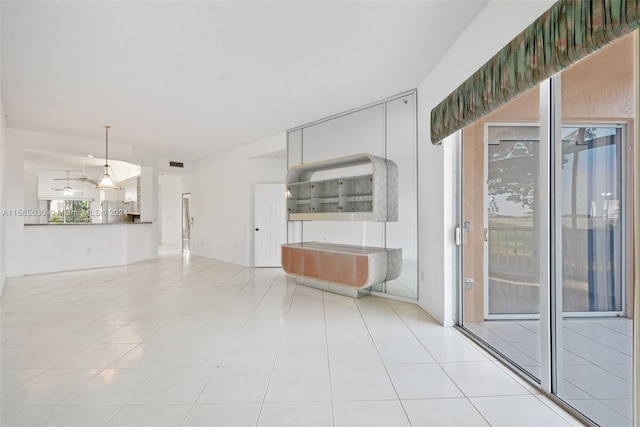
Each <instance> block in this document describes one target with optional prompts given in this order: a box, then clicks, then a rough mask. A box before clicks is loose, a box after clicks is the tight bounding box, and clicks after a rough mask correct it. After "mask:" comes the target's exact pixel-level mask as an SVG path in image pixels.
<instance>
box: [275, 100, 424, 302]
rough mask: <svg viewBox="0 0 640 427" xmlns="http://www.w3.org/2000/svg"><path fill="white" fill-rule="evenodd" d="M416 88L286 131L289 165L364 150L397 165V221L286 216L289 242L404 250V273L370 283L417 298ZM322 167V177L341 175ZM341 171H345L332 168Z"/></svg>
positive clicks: (377, 289)
mask: <svg viewBox="0 0 640 427" xmlns="http://www.w3.org/2000/svg"><path fill="white" fill-rule="evenodd" d="M416 96H417V94H416V91H415V90H412V91H408V92H404V93H402V94H399V95H396V96H393V97H391V98H388V99H385V100H382V101H380V102H376V103H373V104H370V105H367V106H364V107H361V108H357V109H354V110H351V111H347V112H344V113H340V114H337V115H334V116H331V117H329V118H326V119H323V120H319V121H316V122H313V123H309V124H306V125H303V126H299V127H297V128H294V129H291V130H289V131H288V132H287V167H288V168H290V167H292V166H295V165H301V164H306V163H310V162H319V161H325V160H329V159H335V158H339V157H346V156H352V155H356V154H360V153H367V154H371V155H373V156H377V157H381V158H383V159H387V160H391V161H393V163H395V165H396V166H397V170H398V220H397V221H393V222H384V221H382V222H375V221H367V220H351V221H335V220H334V221H315V220H311V221H289V222H288V231H287V242H288V243H300V242H319V243H337V244H343V245H355V246H373V247H380V248H401V249H402V273H401V274H400V276H399V277H398V278H396V279H394V280H389V281H386V282H384V283H382V284H380V285H375V286H374V287H372V288H371V291H372V292H373V293H385V294H389V295H394V296H398V297H403V298H408V299H412V300H416V299H418V240H417V236H418V220H417V218H418V212H417V207H418V203H417V194H418V184H417V122H416V103H417V100H416ZM331 173H332V172H331V171H326V172H325V174H324V175H323V176H322V178H323V179H331V178H339V176H337V175H336V176H332V175H331ZM335 173H337V174H340V173H342V174H344V171H343V170H342V171H336V172H335Z"/></svg>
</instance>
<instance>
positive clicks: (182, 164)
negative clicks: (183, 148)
mask: <svg viewBox="0 0 640 427" xmlns="http://www.w3.org/2000/svg"><path fill="white" fill-rule="evenodd" d="M169 166H173V167H174V168H183V167H184V163H182V162H172V161H169Z"/></svg>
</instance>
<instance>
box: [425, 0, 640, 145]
mask: <svg viewBox="0 0 640 427" xmlns="http://www.w3.org/2000/svg"><path fill="white" fill-rule="evenodd" d="M639 1H640V0H560V1H558V2H557V3H556V4H554V5H553V6H552V7H551V8H550V9H549V10H548V11H546V12H545V13H544V14H543V15H542V16H541V17H539V18H538V19H537V20H536V21H535V22H534V23H533V24H531V25H530V26H529V27H527V28H526V29H525V30H524V31H523V32H522V33H520V34H519V35H518V36H517V37H516V38H515V39H513V40H512V41H511V42H510V43H509V44H508V45H506V46H505V47H504V48H502V50H500V52H498V53H497V54H496V55H495V56H494V57H493V58H491V59H490V60H489V61H488V62H487V63H486V64H484V65H483V66H482V67H480V69H479V70H478V71H476V72H475V73H474V74H473V75H472V76H471V77H469V79H467V81H465V82H464V83H462V84H461V85H460V86H459V87H458V88H457V89H456V90H454V91H453V93H451V94H450V95H449V96H448V97H447V98H445V99H444V100H443V101H442V102H441V103H440V104H438V105H437V106H436V107H435V108H434V109H433V110H431V142H432V143H433V144H437V143H439V142H440V141H441V140H442V139H444V138H446V137H447V136H449V135H451V134H452V133H454V132H455V131H457V130H458V129H462V128H463V127H464V126H466V125H468V124H470V123H472V122H474V121H475V120H477V119H479V118H481V117H483V116H485V115H487V114H488V113H490V112H491V111H493V110H495V109H497V108H498V107H500V106H501V105H504V104H505V103H507V102H509V101H511V100H512V99H514V98H515V97H517V96H518V95H520V94H522V93H523V92H525V91H526V90H527V89H530V88H532V87H534V86H536V85H537V84H538V83H540V82H542V81H543V80H545V79H548V78H549V77H551V76H552V75H553V74H555V73H557V72H559V71H560V70H562V69H564V68H566V67H568V66H569V65H571V64H573V63H574V62H576V61H578V60H580V59H582V58H584V57H585V56H587V55H589V54H590V53H592V52H594V51H596V50H598V49H599V48H601V47H602V46H604V45H606V44H607V43H609V42H611V41H613V40H615V39H617V38H620V37H622V36H624V35H626V34H628V33H630V32H632V31H634V30H635V29H637V28H638V27H639V26H640V3H639Z"/></svg>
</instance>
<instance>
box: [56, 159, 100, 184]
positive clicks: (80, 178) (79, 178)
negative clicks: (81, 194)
mask: <svg viewBox="0 0 640 427" xmlns="http://www.w3.org/2000/svg"><path fill="white" fill-rule="evenodd" d="M53 180H54V181H64V180H66V181H67V185H68V184H69V180H73V181H80V182H89V183H91V184H93V185H98V181H97V180H95V179H91V178H89V177H88V176H87V174H85V173H84V159H82V174H81V175H79V176H76V177H69V171H67V177H66V178H54V179H53Z"/></svg>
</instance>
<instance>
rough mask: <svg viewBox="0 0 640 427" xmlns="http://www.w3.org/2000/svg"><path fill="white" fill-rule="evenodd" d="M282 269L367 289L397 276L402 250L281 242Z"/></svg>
mask: <svg viewBox="0 0 640 427" xmlns="http://www.w3.org/2000/svg"><path fill="white" fill-rule="evenodd" d="M282 268H283V269H284V271H285V272H286V273H288V274H290V275H293V276H296V277H299V278H308V279H315V280H320V281H323V282H329V283H336V284H340V285H345V286H351V287H354V288H368V287H369V286H372V285H375V284H378V283H382V282H383V281H385V280H393V279H395V278H397V277H398V276H399V275H400V272H401V270H402V249H384V248H374V247H367V246H350V245H338V244H329V243H318V242H305V243H290V244H285V245H282Z"/></svg>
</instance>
